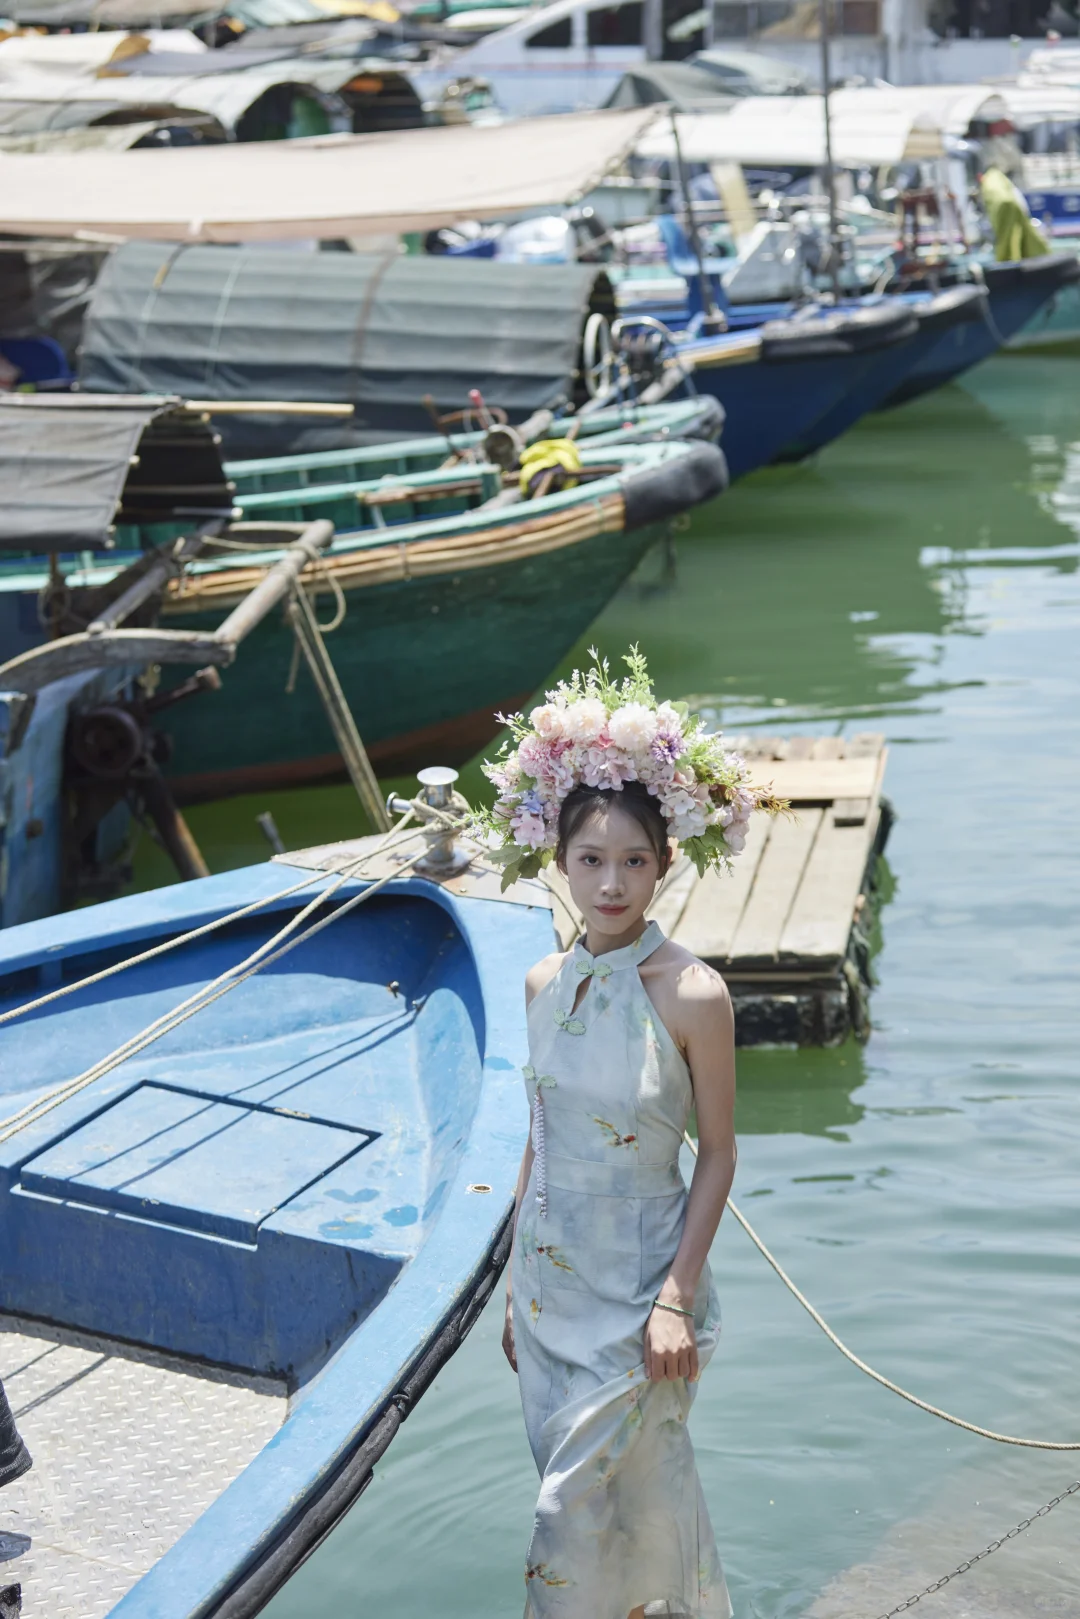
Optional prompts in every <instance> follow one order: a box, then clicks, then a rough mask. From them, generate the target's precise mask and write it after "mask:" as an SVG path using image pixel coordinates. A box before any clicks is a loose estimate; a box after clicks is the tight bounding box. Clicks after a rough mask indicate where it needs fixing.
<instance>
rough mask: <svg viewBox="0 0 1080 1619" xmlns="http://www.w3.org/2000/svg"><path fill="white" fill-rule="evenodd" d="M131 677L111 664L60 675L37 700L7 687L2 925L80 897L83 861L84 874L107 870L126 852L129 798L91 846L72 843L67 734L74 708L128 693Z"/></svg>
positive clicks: (0, 754)
mask: <svg viewBox="0 0 1080 1619" xmlns="http://www.w3.org/2000/svg"><path fill="white" fill-rule="evenodd" d="M129 685H130V673H128V672H126V671H121V672H118V671H116V670H106V671H104V672H101V673H96V674H89V675H86V674H82V675H71V676H69V677H68V678H67V679H65V680H60V681H56V682H55V683H54V684H52V685H50V686H46V687H45V689H44V690H43V691H41V692H39V693H38V694H37V696H36V697H35V698H34V699H32V700H31V701H28V700H27V699H26V698H25V697H23V696H22V695H21V694H20V693H18V692H0V805H2V806H4V811H5V812H4V813H3V814H0V928H9V927H15V926H17V925H18V924H19V923H21V922H31V921H35V920H36V919H37V918H38V917H42V916H49V915H51V914H52V913H53V912H54V911H58V910H59V909H60V907H61V905H63V904H65V903H71V902H73V901H75V900H76V899H78V898H79V897H80V895H79V891H78V886H77V872H76V870H75V866H76V864H78V865H79V867H81V869H82V871H83V872H84V874H91V875H92V874H94V873H97V872H101V873H104V872H106V871H108V870H110V869H112V868H114V866H115V864H116V862H117V861H118V859H119V857H120V856H121V855H122V853H123V850H124V847H125V844H126V841H127V836H128V829H129V826H130V819H131V817H130V812H129V810H128V807H127V805H126V804H125V803H119V804H116V805H115V806H114V807H113V809H111V810H110V811H109V812H108V814H106V815H105V816H104V818H103V819H101V820H99V821H98V822H97V823H96V825H95V826H94V828H93V830H92V831H91V832H89V833H88V834H87V838H86V840H85V844H86V846H84V847H81V848H80V849H78V850H76V849H75V848H73V847H72V846H71V815H70V810H71V805H70V803H69V801H68V798H67V795H66V793H65V789H64V739H65V736H66V733H67V727H68V720H69V717H70V715H71V712H72V710H73V709H74V708H89V707H92V706H94V705H96V704H99V703H105V702H108V701H110V700H111V699H114V698H115V697H117V696H122V695H125V694H126V692H127V690H128V688H129ZM76 857H78V858H77V861H76Z"/></svg>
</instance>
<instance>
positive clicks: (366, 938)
mask: <svg viewBox="0 0 1080 1619" xmlns="http://www.w3.org/2000/svg"><path fill="white" fill-rule="evenodd" d="M327 880H328V879H326V878H325V877H323V876H321V875H319V874H315V873H312V874H310V876H309V882H308V884H307V885H306V886H305V887H303V891H302V892H300V893H298V894H292V895H284V891H285V890H286V889H289V888H290V887H292V888H295V887H297V886H300V885H303V884H304V873H303V872H302V871H300V870H297V869H296V868H295V867H291V866H289V865H284V864H268V865H266V866H259V867H251V868H248V869H246V870H243V871H239V872H233V873H229V874H227V875H225V876H222V877H213V878H208V879H206V880H204V881H201V882H195V883H188V884H184V885H178V886H176V887H173V888H169V889H164V890H158V891H156V892H154V893H151V894H147V895H139V896H134V897H132V898H130V899H125V900H120V901H116V902H113V903H111V904H108V905H103V906H99V907H96V908H95V909H93V910H90V911H80V912H77V913H72V914H69V915H66V916H62V917H55V918H53V919H51V920H50V921H48V922H44V923H36V924H31V925H29V926H27V927H22V928H16V929H13V930H11V931H10V932H8V933H6V934H5V935H3V937H2V939H0V1012H6V1011H8V1010H9V1009H11V1008H13V1007H15V1006H18V1005H21V1004H24V1003H25V1002H26V1001H27V999H28V998H31V997H33V996H35V995H38V994H40V993H42V991H44V990H47V989H48V988H50V987H54V986H57V985H59V984H62V983H69V982H72V981H77V980H79V979H80V978H82V977H84V976H87V975H88V974H90V973H92V972H96V971H99V970H100V969H101V968H102V967H103V966H105V965H109V964H111V963H112V962H115V961H116V960H123V959H126V958H127V957H129V956H130V955H132V954H134V953H136V952H138V951H142V950H146V949H148V948H150V947H153V946H155V945H157V944H159V943H161V942H162V941H163V940H165V939H167V938H169V937H170V936H176V935H177V934H178V933H180V932H184V931H187V930H189V929H192V928H196V927H204V926H205V925H206V924H207V923H217V922H221V921H224V922H225V925H224V926H222V927H220V928H219V929H218V930H217V931H214V932H211V933H209V934H208V935H207V936H206V937H204V938H202V939H200V940H198V941H195V942H191V943H187V944H184V945H182V946H181V947H180V948H179V949H177V950H175V951H173V952H171V953H168V954H165V955H162V956H160V957H158V958H156V959H154V960H151V961H147V962H145V963H143V964H141V965H138V966H134V967H131V968H127V969H125V970H124V971H123V972H122V973H120V974H118V975H117V976H116V977H115V978H111V979H107V980H106V981H105V982H103V983H100V984H98V985H97V986H91V987H89V988H87V989H81V990H76V991H75V993H73V994H71V995H70V996H68V997H67V998H65V999H62V1000H60V1001H58V1002H56V1003H54V1004H53V1005H52V1006H49V1007H46V1008H43V1009H42V1010H40V1011H39V1012H37V1013H32V1014H30V1015H29V1016H27V1017H26V1018H25V1019H23V1020H18V1021H16V1022H14V1023H12V1024H11V1025H9V1026H8V1027H6V1028H5V1030H4V1033H3V1039H4V1043H5V1054H6V1056H7V1058H8V1060H7V1061H6V1062H5V1065H4V1071H3V1077H2V1078H0V1137H3V1136H5V1135H7V1136H8V1139H6V1140H0V1251H2V1252H3V1254H4V1266H3V1269H2V1274H0V1309H3V1310H5V1311H9V1312H12V1313H15V1314H19V1315H24V1316H33V1317H36V1318H38V1319H39V1320H46V1321H49V1322H53V1323H57V1324H58V1325H59V1326H60V1327H63V1328H71V1329H78V1330H82V1331H85V1332H90V1333H94V1334H99V1335H102V1336H104V1337H107V1338H112V1339H126V1340H128V1341H129V1342H132V1343H134V1344H138V1345H145V1346H147V1347H148V1348H150V1349H153V1350H158V1351H164V1352H166V1353H168V1354H171V1355H175V1356H180V1357H190V1359H191V1360H192V1361H193V1362H202V1363H205V1362H211V1363H214V1364H216V1365H220V1366H224V1367H229V1368H235V1369H238V1370H240V1371H242V1372H247V1373H258V1374H261V1375H264V1376H271V1377H275V1378H284V1379H285V1380H287V1382H288V1385H289V1387H290V1388H291V1389H293V1390H295V1393H294V1395H293V1400H292V1402H291V1404H290V1410H289V1416H288V1419H287V1420H286V1422H285V1424H284V1426H283V1427H282V1428H281V1429H280V1430H279V1431H278V1432H277V1434H276V1435H275V1437H274V1439H273V1440H272V1442H271V1444H270V1445H269V1446H268V1447H267V1448H266V1449H265V1450H264V1451H263V1452H262V1453H261V1454H259V1455H258V1456H257V1457H256V1459H255V1460H254V1461H253V1462H252V1463H251V1464H250V1465H249V1466H248V1467H247V1468H246V1470H245V1471H244V1472H242V1473H241V1474H240V1476H239V1477H238V1478H236V1480H235V1482H234V1483H232V1484H231V1485H230V1487H229V1488H228V1489H226V1490H225V1492H224V1494H222V1495H221V1496H220V1497H219V1499H218V1500H217V1501H216V1502H215V1504H214V1505H213V1506H212V1507H211V1508H210V1509H209V1511H207V1512H206V1513H204V1515H203V1516H202V1517H201V1518H200V1519H199V1520H198V1522H197V1523H196V1524H195V1525H194V1527H193V1528H191V1529H190V1530H189V1531H188V1533H187V1534H186V1535H184V1536H183V1537H182V1538H181V1539H180V1540H179V1541H178V1542H177V1543H176V1544H175V1545H174V1546H173V1547H172V1549H171V1550H170V1551H169V1552H168V1553H167V1554H166V1555H165V1556H164V1557H163V1558H162V1559H161V1561H159V1562H158V1563H157V1565H156V1566H155V1567H154V1568H153V1569H152V1570H151V1572H150V1573H149V1574H147V1575H145V1576H144V1578H143V1579H142V1580H140V1581H139V1582H138V1583H137V1584H135V1585H134V1586H133V1587H132V1589H131V1590H130V1591H129V1592H128V1593H127V1594H126V1595H125V1596H124V1597H123V1599H122V1600H121V1601H120V1602H119V1604H118V1605H117V1606H116V1607H115V1608H114V1609H113V1610H112V1611H113V1612H114V1613H115V1614H116V1615H118V1616H122V1619H189V1616H190V1615H192V1614H194V1613H199V1614H205V1615H210V1614H212V1613H214V1612H215V1611H216V1610H217V1608H218V1607H219V1605H220V1603H221V1602H222V1601H223V1600H224V1598H225V1596H226V1595H227V1594H228V1593H229V1592H235V1591H236V1590H237V1589H238V1588H240V1587H241V1586H243V1585H244V1583H245V1582H249V1583H250V1582H251V1581H255V1582H256V1584H258V1582H259V1581H260V1580H261V1581H262V1582H263V1586H264V1587H267V1588H266V1590H265V1592H264V1598H265V1596H266V1595H269V1594H270V1587H272V1586H274V1584H275V1582H276V1583H277V1584H280V1582H281V1579H283V1578H285V1577H286V1576H287V1574H288V1572H289V1571H290V1566H291V1565H290V1563H289V1557H290V1556H292V1558H293V1562H294V1563H295V1560H296V1559H297V1558H299V1557H300V1556H302V1555H303V1552H304V1546H305V1544H306V1545H307V1549H310V1545H311V1544H313V1542H312V1539H311V1536H312V1534H315V1533H316V1530H317V1525H318V1523H319V1522H320V1521H321V1520H320V1516H319V1514H320V1511H321V1512H322V1514H323V1519H325V1512H326V1510H329V1509H328V1508H327V1506H326V1502H327V1500H328V1499H330V1498H331V1497H333V1491H334V1489H335V1488H338V1484H337V1483H336V1482H335V1481H339V1480H340V1477H341V1472H342V1469H343V1468H344V1469H346V1470H347V1468H348V1466H349V1465H355V1462H356V1457H357V1456H358V1455H360V1456H361V1457H362V1455H363V1454H364V1446H365V1445H368V1446H369V1447H370V1445H371V1444H372V1443H375V1442H376V1441H377V1440H378V1434H377V1433H376V1429H377V1428H378V1425H379V1424H380V1423H382V1424H383V1426H384V1427H385V1425H386V1421H387V1413H388V1411H389V1410H390V1399H391V1395H392V1394H393V1393H394V1391H395V1390H398V1389H400V1387H401V1386H402V1381H403V1379H406V1378H407V1377H408V1375H410V1368H412V1369H413V1375H414V1376H415V1375H416V1374H415V1368H416V1366H417V1363H418V1361H419V1360H420V1358H421V1357H422V1356H423V1354H424V1352H425V1351H426V1350H428V1349H430V1347H431V1345H432V1343H433V1342H434V1341H435V1340H436V1339H437V1336H438V1334H439V1330H440V1327H441V1326H442V1325H443V1323H445V1322H446V1320H447V1319H448V1318H449V1317H452V1316H453V1315H454V1314H455V1312H458V1311H460V1309H461V1306H462V1305H463V1304H464V1303H465V1302H467V1301H468V1300H469V1299H470V1298H471V1297H472V1295H473V1293H474V1291H475V1288H476V1285H477V1281H478V1278H479V1277H480V1276H481V1275H482V1274H484V1272H485V1267H486V1266H487V1265H488V1262H489V1258H490V1255H491V1254H492V1251H493V1249H494V1248H495V1245H496V1243H497V1240H498V1239H499V1236H500V1233H501V1232H502V1231H503V1229H504V1226H505V1221H506V1217H507V1213H508V1210H509V1207H510V1205H511V1200H512V1195H513V1188H514V1182H515V1177H516V1172H517V1164H518V1161H519V1159H520V1154H521V1149H522V1145H523V1143H524V1139H525V1135H526V1131H527V1110H526V1106H525V1101H524V1093H523V1088H522V1085H521V1080H520V1071H519V1065H520V1063H521V1062H523V1061H524V1060H525V1048H524V1034H523V1020H522V1018H521V1015H520V995H521V982H522V976H523V974H524V972H525V970H526V968H527V967H528V966H529V965H530V964H531V962H532V961H534V960H535V959H536V958H537V957H538V956H539V955H541V954H544V953H546V952H547V951H548V950H550V948H551V942H552V929H551V917H550V912H549V911H548V910H546V909H544V908H543V906H542V904H538V905H537V906H535V907H534V906H531V905H523V904H514V903H509V902H498V901H495V902H493V901H492V899H490V898H460V897H457V896H456V895H451V894H449V893H447V892H446V891H445V890H443V889H442V888H440V887H438V886H436V885H434V884H430V883H426V882H424V881H422V880H419V879H403V880H400V881H397V882H395V883H394V884H393V885H392V887H391V888H390V889H388V890H386V891H385V892H383V893H382V894H380V895H378V896H376V897H373V898H372V900H371V901H369V902H367V903H365V904H361V905H360V906H359V908H358V909H356V910H355V911H354V912H353V914H351V915H349V916H347V917H342V918H341V919H339V920H336V921H334V922H333V924H332V925H331V926H330V927H328V928H327V929H326V930H325V931H324V932H322V933H320V934H319V935H318V936H317V937H315V938H311V939H308V940H306V941H305V942H303V943H301V944H300V945H299V946H298V948H296V949H295V950H294V951H293V952H292V953H291V954H290V955H287V956H285V957H284V958H283V959H282V960H281V961H278V962H273V963H270V964H267V965H266V966H265V968H264V970H262V971H260V972H259V973H257V974H256V975H255V976H254V977H251V978H249V979H248V980H247V981H246V982H244V983H242V984H241V985H240V986H239V987H238V988H237V989H235V990H234V991H233V992H232V993H229V994H226V995H225V996H224V997H222V998H220V999H218V1000H215V1001H213V1002H212V1003H210V1004H209V1005H208V1006H206V1007H205V1008H204V1009H202V1010H200V1011H199V1012H198V1014H197V1015H196V1016H194V1017H193V1018H191V1019H189V1020H187V1021H185V1022H183V1023H181V1024H179V1025H177V1027H175V1028H174V1029H173V1030H172V1032H170V1033H168V1034H167V1035H166V1036H165V1037H164V1038H163V1039H161V1040H160V1041H158V1042H157V1043H154V1044H152V1045H151V1046H149V1047H148V1048H147V1049H146V1050H144V1051H142V1052H141V1053H139V1055H138V1056H137V1057H134V1058H132V1059H129V1060H128V1061H127V1062H125V1063H123V1064H121V1065H119V1066H117V1067H115V1068H113V1069H112V1070H111V1071H109V1072H108V1073H106V1074H104V1075H102V1076H101V1077H99V1078H97V1079H96V1080H95V1081H94V1082H93V1083H92V1084H90V1085H89V1086H87V1087H86V1088H85V1089H82V1090H80V1091H78V1092H77V1093H73V1094H72V1095H70V1096H69V1097H67V1098H65V1099H64V1100H62V1102H61V1103H60V1105H58V1106H55V1107H53V1108H52V1109H51V1110H50V1111H48V1112H46V1113H41V1114H38V1115H35V1116H32V1117H31V1119H30V1122H29V1123H27V1124H26V1125H25V1127H23V1128H20V1129H19V1130H17V1131H16V1132H15V1133H14V1134H11V1133H10V1130H11V1126H10V1120H11V1118H12V1117H13V1115H14V1114H15V1113H16V1112H17V1110H18V1109H19V1108H21V1107H23V1106H25V1105H27V1104H28V1103H33V1102H35V1101H36V1100H39V1099H40V1098H41V1097H43V1096H44V1095H46V1093H47V1092H49V1091H50V1088H51V1087H55V1086H56V1085H57V1084H58V1083H62V1082H65V1081H68V1080H70V1079H71V1078H72V1076H73V1075H78V1074H79V1073H80V1072H82V1071H84V1070H85V1068H86V1066H87V1065H88V1064H90V1063H92V1062H94V1061H95V1060H96V1059H99V1058H101V1057H102V1056H103V1055H105V1054H107V1053H109V1052H111V1051H112V1050H114V1049H115V1048H116V1047H118V1046H119V1045H120V1043H121V1042H122V1041H124V1040H125V1039H128V1038H130V1037H131V1036H133V1035H134V1034H136V1033H137V1032H138V1031H140V1030H143V1029H145V1028H146V1027H147V1026H148V1025H149V1024H150V1023H151V1022H152V1020H153V1019H154V1018H155V1017H157V1016H159V1015H161V1014H163V1013H165V1012H167V1011H168V1010H169V1009H171V1008H174V1007H176V1006H177V1005H178V1004H179V1003H181V1002H183V1001H185V1000H186V999H187V998H188V997H189V996H191V995H192V994H193V993H195V992H196V991H198V990H200V989H202V988H204V987H205V986H206V985H207V984H209V983H210V982H211V981H212V980H215V979H216V978H217V977H218V975H219V974H220V973H222V972H223V971H224V970H226V969H227V968H229V967H232V966H235V965H236V963H237V962H238V961H239V960H241V959H242V958H246V957H247V956H248V955H249V954H250V953H251V952H252V951H253V950H255V949H256V948H258V947H259V946H260V945H262V944H264V943H266V942H267V941H268V940H269V939H270V938H271V937H272V936H273V935H274V934H275V933H276V932H277V931H278V930H280V929H281V928H282V926H283V925H284V924H286V923H287V922H288V921H289V920H290V919H291V918H294V917H295V916H296V913H297V910H298V907H300V906H301V905H302V904H304V903H305V902H306V901H308V900H309V899H310V898H311V897H312V895H313V894H314V893H316V892H317V891H318V890H319V889H320V888H322V887H325V884H326V882H327ZM361 889H362V885H360V884H357V883H354V882H350V883H348V884H346V885H345V886H344V887H342V888H340V890H339V892H338V893H337V895H336V896H335V903H338V902H340V901H341V900H345V899H348V898H349V897H355V896H356V895H357V894H359V893H360V892H361ZM283 896H284V897H283ZM255 901H260V902H262V909H260V910H258V911H257V912H256V913H255V914H254V915H250V916H248V917H246V918H244V919H242V920H237V921H230V920H227V919H229V918H231V917H232V916H233V913H234V912H235V911H236V910H237V909H239V908H241V907H244V906H250V905H251V904H252V903H253V902H255ZM5 1126H6V1128H5ZM488 1279H489V1283H490V1273H489V1278H488ZM421 1384H422V1378H421V1382H420V1383H418V1384H417V1385H416V1387H417V1388H418V1389H421ZM399 1416H400V1414H399ZM392 1426H393V1424H392V1423H391V1427H392ZM381 1431H382V1430H381V1429H379V1432H381ZM373 1435H374V1438H373ZM359 1484H360V1481H357V1484H356V1487H357V1489H358V1488H359ZM328 1492H329V1493H328ZM354 1493H355V1492H354ZM339 1495H340V1489H339ZM320 1504H321V1505H320ZM346 1504H347V1503H346ZM339 1506H340V1500H339ZM305 1526H306V1529H305ZM305 1534H306V1540H305ZM290 1537H291V1539H290ZM290 1545H291V1546H292V1547H293V1551H292V1553H289V1552H288V1549H287V1548H288V1547H289V1546H290ZM283 1546H284V1547H286V1551H285V1553H283V1552H282V1549H281V1548H282V1547H283ZM283 1557H284V1561H282V1559H283ZM275 1558H276V1559H277V1562H276V1564H275V1562H274V1559H275ZM268 1570H269V1573H268ZM275 1570H276V1572H275ZM268 1580H269V1586H267V1581H268ZM244 1611H251V1612H254V1611H257V1610H256V1608H254V1607H250V1608H248V1609H245V1610H244Z"/></svg>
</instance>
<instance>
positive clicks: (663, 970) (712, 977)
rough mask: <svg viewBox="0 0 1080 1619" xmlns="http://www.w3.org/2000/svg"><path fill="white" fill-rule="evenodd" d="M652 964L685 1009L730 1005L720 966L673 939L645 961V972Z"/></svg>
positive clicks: (671, 993) (670, 993)
mask: <svg viewBox="0 0 1080 1619" xmlns="http://www.w3.org/2000/svg"><path fill="white" fill-rule="evenodd" d="M650 967H651V968H652V969H653V971H654V972H655V974H656V975H657V977H659V978H660V979H661V980H662V981H663V985H664V989H665V991H666V992H667V994H669V995H671V996H672V997H673V998H674V999H675V1000H676V1001H677V1002H678V1004H679V1006H680V1007H681V1008H685V1009H686V1010H688V1011H690V1010H692V1009H694V1008H701V1009H703V1010H705V1009H708V1008H710V1007H718V1006H719V1007H726V1006H727V1005H728V1004H729V1003H730V1000H731V997H730V995H729V994H728V987H727V985H726V984H725V983H724V980H723V978H721V976H720V974H719V973H718V972H717V971H716V969H715V968H714V967H710V966H709V965H708V963H707V962H704V961H701V960H699V958H698V957H697V956H695V955H694V954H693V953H692V951H690V950H687V949H686V948H685V946H683V945H681V944H676V943H675V941H674V940H673V939H665V940H664V943H663V944H662V945H661V946H660V949H659V950H657V951H655V952H654V953H653V955H652V956H650V958H649V960H648V961H647V962H646V963H645V964H644V968H643V971H645V972H647V971H648V969H649V968H650Z"/></svg>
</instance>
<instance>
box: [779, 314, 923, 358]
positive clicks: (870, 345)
mask: <svg viewBox="0 0 1080 1619" xmlns="http://www.w3.org/2000/svg"><path fill="white" fill-rule="evenodd" d="M918 329H919V323H918V319H917V318H916V316H915V314H914V312H913V311H912V309H911V307H910V305H908V304H902V303H897V302H893V301H892V300H890V301H888V302H883V303H880V304H867V305H866V306H865V307H864V308H862V309H836V310H831V309H830V310H820V311H815V313H814V315H813V317H812V318H808V317H806V316H803V315H794V316H792V317H791V319H790V320H770V321H766V322H765V325H764V326H762V328H761V358H762V360H763V361H764V362H765V363H766V364H767V365H784V364H790V363H792V362H794V361H798V360H820V359H827V358H829V357H830V356H837V355H851V354H873V353H874V352H875V351H876V350H878V349H886V348H891V347H892V345H893V344H894V343H903V342H906V340H907V339H908V338H909V337H914V335H915V333H916V332H917V331H918Z"/></svg>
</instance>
